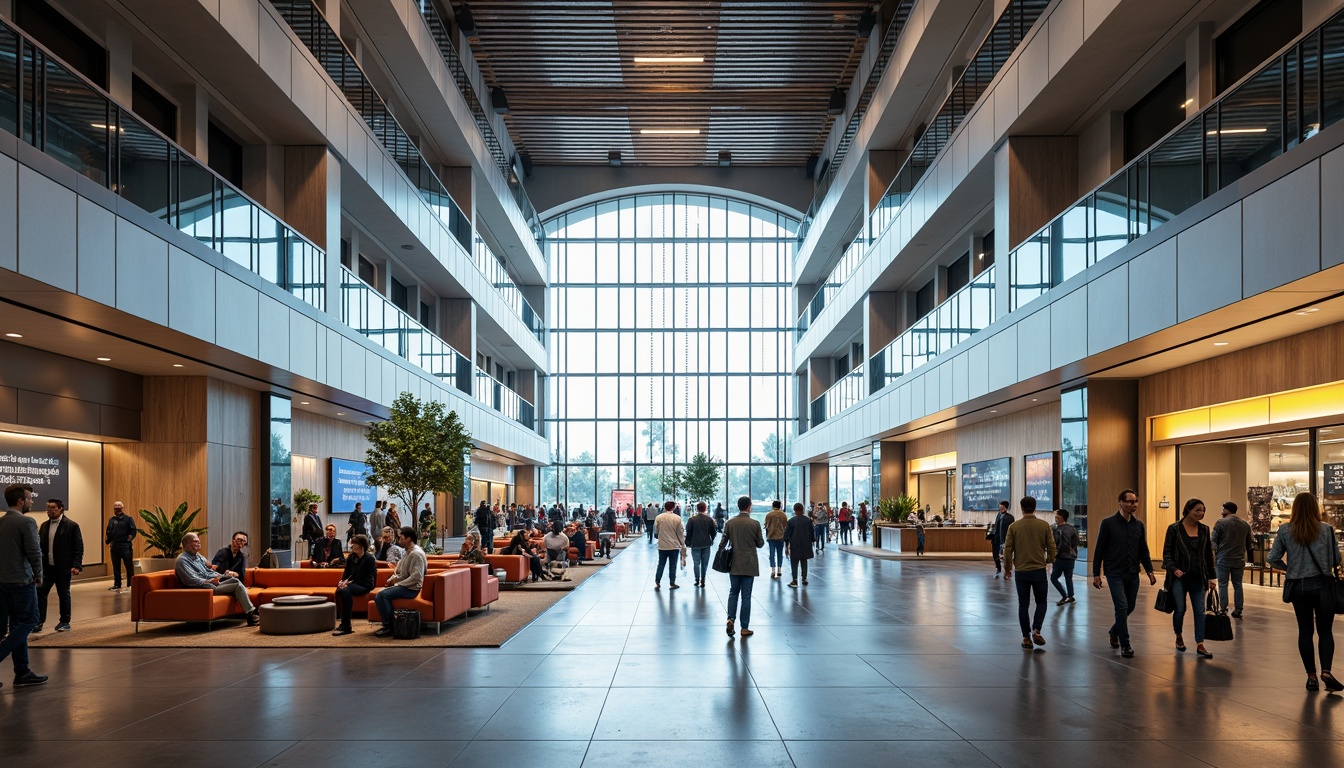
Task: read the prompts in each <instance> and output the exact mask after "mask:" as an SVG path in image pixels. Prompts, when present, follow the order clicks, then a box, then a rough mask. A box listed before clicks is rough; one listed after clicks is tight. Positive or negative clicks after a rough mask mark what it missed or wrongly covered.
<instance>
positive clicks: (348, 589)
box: [331, 533, 378, 637]
mask: <svg viewBox="0 0 1344 768" xmlns="http://www.w3.org/2000/svg"><path fill="white" fill-rule="evenodd" d="M377 580H378V563H377V562H375V561H374V559H373V555H371V554H369V537H368V536H365V535H364V534H362V533H357V534H355V535H354V536H352V537H351V538H350V556H349V557H347V558H346V559H345V571H344V572H343V573H342V574H341V580H340V581H338V582H336V611H337V613H338V615H339V616H340V619H341V623H340V626H338V627H336V631H335V632H332V633H331V634H333V635H336V636H337V637H339V636H341V635H348V634H350V633H351V632H354V631H355V630H354V629H352V628H351V627H350V615H351V614H352V613H354V607H355V598H356V597H358V596H360V595H367V594H369V593H370V592H372V591H373V585H374V583H375V582H376V581H377Z"/></svg>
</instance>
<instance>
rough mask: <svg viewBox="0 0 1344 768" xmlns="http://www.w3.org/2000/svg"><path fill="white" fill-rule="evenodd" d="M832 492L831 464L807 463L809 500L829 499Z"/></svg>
mask: <svg viewBox="0 0 1344 768" xmlns="http://www.w3.org/2000/svg"><path fill="white" fill-rule="evenodd" d="M830 493H831V465H830V464H808V465H807V500H808V501H809V502H820V501H829V500H830Z"/></svg>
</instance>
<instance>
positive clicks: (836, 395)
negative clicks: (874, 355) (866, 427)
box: [811, 363, 867, 427]
mask: <svg viewBox="0 0 1344 768" xmlns="http://www.w3.org/2000/svg"><path fill="white" fill-rule="evenodd" d="M866 394H867V388H866V385H865V383H864V380H863V363H859V366H858V367H857V368H855V369H854V370H852V371H850V372H849V373H847V374H845V375H844V376H842V377H841V378H840V380H839V381H837V382H835V383H834V384H832V385H831V386H830V388H829V389H827V390H826V391H825V392H823V393H822V395H821V397H818V398H817V399H816V400H813V401H812V408H811V410H812V424H811V426H813V427H815V426H817V425H819V424H822V423H824V422H825V421H826V420H827V419H833V418H835V417H836V416H839V415H840V414H841V413H844V412H845V411H846V410H847V409H849V408H850V407H852V406H854V405H855V404H857V403H858V402H859V401H860V400H862V399H863V398H864V396H865V395H866Z"/></svg>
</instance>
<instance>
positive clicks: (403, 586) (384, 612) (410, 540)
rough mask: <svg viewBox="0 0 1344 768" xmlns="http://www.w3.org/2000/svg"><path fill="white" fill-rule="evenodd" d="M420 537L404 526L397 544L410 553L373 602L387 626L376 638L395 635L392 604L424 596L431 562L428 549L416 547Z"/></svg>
mask: <svg viewBox="0 0 1344 768" xmlns="http://www.w3.org/2000/svg"><path fill="white" fill-rule="evenodd" d="M419 538H420V534H418V533H417V532H416V530H415V527H414V526H410V525H403V526H402V527H401V533H400V534H398V536H397V544H399V545H400V546H401V548H402V549H404V550H406V554H405V555H402V558H401V560H400V561H398V562H397V569H396V571H394V572H393V574H392V575H391V576H388V577H387V588H385V589H383V590H380V591H379V592H378V594H377V595H375V596H374V598H373V602H375V603H376V604H377V605H378V615H379V616H380V617H381V618H382V620H383V626H382V627H381V628H379V629H378V631H376V632H374V633H373V634H374V637H388V636H390V635H391V634H392V612H393V610H395V609H394V606H393V605H392V601H393V600H409V599H411V598H414V597H415V596H416V595H418V594H420V588H421V587H422V586H424V584H425V569H426V568H427V567H428V559H427V558H426V557H425V550H423V549H421V548H420V547H419V545H418V544H416V540H417V539H419Z"/></svg>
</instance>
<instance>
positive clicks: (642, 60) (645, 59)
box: [635, 56, 705, 64]
mask: <svg viewBox="0 0 1344 768" xmlns="http://www.w3.org/2000/svg"><path fill="white" fill-rule="evenodd" d="M635 63H636V64H703V63H705V57H704V56H636V57H635Z"/></svg>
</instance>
